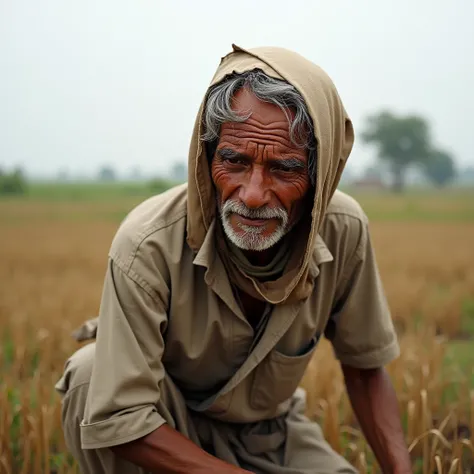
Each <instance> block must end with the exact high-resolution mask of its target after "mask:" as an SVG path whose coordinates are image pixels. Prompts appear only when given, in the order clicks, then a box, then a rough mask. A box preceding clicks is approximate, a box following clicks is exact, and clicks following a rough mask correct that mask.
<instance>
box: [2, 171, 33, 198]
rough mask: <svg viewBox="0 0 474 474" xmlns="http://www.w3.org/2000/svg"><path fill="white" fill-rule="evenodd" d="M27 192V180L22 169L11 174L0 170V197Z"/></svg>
mask: <svg viewBox="0 0 474 474" xmlns="http://www.w3.org/2000/svg"><path fill="white" fill-rule="evenodd" d="M26 190H27V183H26V178H25V176H24V174H23V171H22V170H21V169H20V168H17V169H15V170H14V171H13V172H11V173H7V172H5V171H3V170H0V195H10V196H11V195H19V194H25V193H26Z"/></svg>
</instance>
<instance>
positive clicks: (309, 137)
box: [202, 69, 316, 185]
mask: <svg viewBox="0 0 474 474" xmlns="http://www.w3.org/2000/svg"><path fill="white" fill-rule="evenodd" d="M243 87H248V88H249V89H250V90H251V91H252V92H253V93H254V94H255V95H256V96H257V97H258V98H259V99H260V100H262V101H264V102H269V103H272V104H275V105H277V106H278V107H280V109H281V110H282V111H283V112H284V113H285V115H286V117H287V119H288V123H289V132H290V139H291V141H292V142H293V143H294V144H295V145H296V146H299V147H302V148H305V149H306V150H307V151H308V172H309V176H310V180H311V184H312V185H314V184H315V181H316V139H315V137H314V127H313V121H312V120H311V116H310V115H309V111H308V108H307V106H306V103H305V101H304V99H303V96H302V95H301V94H300V93H299V91H298V90H297V89H296V88H295V87H294V86H293V85H291V84H289V83H288V82H286V81H283V80H280V79H274V78H273V77H270V76H267V75H266V74H265V73H264V72H263V71H261V70H260V69H254V70H252V71H247V72H245V73H243V74H232V75H231V76H229V78H227V80H225V81H223V82H220V83H219V84H216V85H214V86H213V87H211V89H210V90H209V94H208V96H207V101H206V107H205V111H204V124H205V132H204V134H203V137H202V139H203V140H204V141H205V142H207V143H208V144H209V145H210V149H209V151H210V154H211V155H214V152H215V149H216V147H217V142H218V140H219V133H220V128H221V125H222V124H223V123H224V122H244V121H245V120H247V119H248V118H249V117H250V115H251V114H250V113H249V114H248V115H246V116H242V115H237V114H236V113H235V112H234V111H233V110H232V99H233V96H234V94H235V93H236V92H237V91H238V90H239V89H241V88H243ZM288 109H292V110H293V111H294V114H295V116H294V119H293V120H291V118H290V115H289V114H288ZM211 158H212V156H211Z"/></svg>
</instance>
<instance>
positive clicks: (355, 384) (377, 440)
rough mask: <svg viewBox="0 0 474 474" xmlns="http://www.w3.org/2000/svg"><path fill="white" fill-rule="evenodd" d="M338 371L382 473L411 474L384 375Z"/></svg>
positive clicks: (390, 388) (392, 396) (395, 405)
mask: <svg viewBox="0 0 474 474" xmlns="http://www.w3.org/2000/svg"><path fill="white" fill-rule="evenodd" d="M342 369H343V373H344V378H345V383H346V387H347V392H348V394H349V398H350V401H351V404H352V408H353V410H354V413H355V415H356V417H357V419H358V421H359V424H360V426H361V428H362V431H363V432H364V435H365V437H366V439H367V441H368V443H369V444H370V446H371V448H372V450H373V452H374V454H375V456H376V458H377V460H378V462H379V464H380V466H381V468H382V470H383V472H384V473H397V474H401V473H403V474H408V473H411V472H412V467H411V460H410V455H409V452H408V449H407V446H406V443H405V439H404V434H403V429H402V425H401V420H400V413H399V410H398V402H397V398H396V395H395V391H394V389H393V386H392V383H391V381H390V378H389V376H388V374H387V372H386V371H385V369H382V368H381V369H370V370H364V369H354V368H351V367H347V366H343V367H342Z"/></svg>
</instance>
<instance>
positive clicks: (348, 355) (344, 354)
mask: <svg viewBox="0 0 474 474" xmlns="http://www.w3.org/2000/svg"><path fill="white" fill-rule="evenodd" d="M397 348H398V341H397V339H396V338H393V339H392V340H391V341H390V342H389V343H388V344H385V345H383V346H381V347H378V348H376V349H372V350H371V351H368V352H367V351H366V352H338V353H337V355H338V356H340V357H341V358H344V359H348V358H354V359H359V358H361V359H368V358H373V357H375V356H378V355H380V354H383V353H385V352H388V351H390V350H393V349H397Z"/></svg>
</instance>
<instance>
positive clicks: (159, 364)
mask: <svg viewBox="0 0 474 474" xmlns="http://www.w3.org/2000/svg"><path fill="white" fill-rule="evenodd" d="M215 225H216V224H215V222H213V223H212V225H211V226H210V228H209V230H208V231H207V234H206V237H205V240H204V243H203V244H202V246H201V247H200V249H199V251H198V252H197V253H195V252H194V251H193V250H191V248H190V247H189V246H188V244H187V242H186V229H187V186H186V185H183V186H179V187H176V188H173V189H172V190H169V191H167V192H165V193H163V194H160V195H158V196H156V197H153V198H151V199H149V200H147V201H146V202H144V203H142V204H141V205H139V206H138V207H137V208H136V209H134V210H133V211H132V212H131V213H130V214H129V216H128V217H127V218H126V219H125V221H124V222H123V223H122V225H121V227H120V229H119V230H118V232H117V234H116V236H115V238H114V241H113V243H112V246H111V249H110V254H109V265H108V270H107V274H106V278H105V284H104V289H103V297H102V303H101V307H100V315H99V326H98V332H97V347H96V356H95V362H94V368H93V373H92V379H91V384H90V389H89V394H88V398H87V405H86V413H85V417H84V420H83V422H82V423H81V435H82V442H83V447H84V448H88V447H94V448H100V447H105V446H112V445H116V444H121V443H124V442H127V441H129V440H131V439H136V438H137V437H139V436H143V435H145V434H147V433H150V432H151V431H153V430H154V429H156V428H158V427H159V426H161V425H162V424H163V423H164V420H163V418H162V417H161V416H160V415H159V414H158V413H157V411H156V403H157V401H158V400H159V398H160V389H159V386H160V381H161V380H163V378H164V374H165V371H166V373H168V374H169V375H170V376H171V377H172V378H173V380H174V382H175V383H176V385H177V386H178V387H179V389H180V390H181V391H182V393H183V395H184V397H185V399H186V401H187V404H188V406H189V407H190V408H192V409H193V410H196V411H201V412H203V413H205V414H206V415H207V416H209V417H213V418H217V419H220V420H223V421H227V422H239V423H246V422H253V421H258V420H263V419H267V418H272V417H275V416H277V415H279V414H281V413H283V412H284V411H285V410H287V409H288V399H289V397H291V395H292V394H293V392H294V391H295V389H296V388H297V386H298V384H299V383H300V380H301V378H302V376H303V373H304V371H305V369H306V367H307V365H308V362H309V361H310V359H311V357H312V355H313V353H314V350H315V348H316V346H317V342H318V339H319V338H320V337H321V336H322V335H323V334H325V333H326V335H327V337H328V338H331V340H332V343H333V346H334V350H335V354H336V356H337V357H338V358H339V360H340V361H341V362H342V363H343V364H348V365H351V366H354V367H359V368H372V367H379V366H383V365H385V364H386V363H388V362H389V361H391V360H392V359H394V358H395V357H397V355H398V353H399V348H398V343H397V339H396V335H395V332H394V328H393V325H392V321H391V317H390V312H389V309H388V307H387V302H386V299H385V296H384V292H383V289H382V283H381V281H380V276H379V272H378V269H377V265H376V260H375V256H374V251H373V248H372V245H371V241H370V235H369V231H368V222H367V218H366V216H365V214H364V212H363V211H362V210H361V208H360V207H359V205H358V204H357V203H356V202H355V201H354V200H353V199H352V198H350V197H349V196H347V195H345V194H343V193H341V192H339V191H336V193H335V194H334V195H333V197H332V199H331V201H330V203H329V206H328V207H327V210H326V214H325V217H324V219H323V221H322V225H321V227H320V231H319V234H318V236H317V238H316V240H315V245H314V249H313V252H312V255H311V259H310V265H309V271H310V273H311V274H312V276H313V277H314V278H315V283H314V288H313V290H312V292H311V294H310V296H309V297H308V298H307V299H304V300H302V301H300V302H298V303H295V304H281V305H276V306H274V307H273V308H272V311H271V312H269V313H268V314H267V323H266V325H263V327H261V328H260V330H259V328H257V329H256V331H257V334H255V332H254V329H252V326H251V325H250V324H249V323H248V322H247V320H246V318H245V316H244V315H243V313H242V311H241V309H240V307H239V305H238V303H237V301H236V299H235V298H234V295H233V292H232V289H231V287H230V284H229V280H228V278H227V276H226V273H225V271H224V269H223V265H222V262H221V260H220V258H219V256H218V254H217V252H216V250H215V245H214V226H215Z"/></svg>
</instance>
